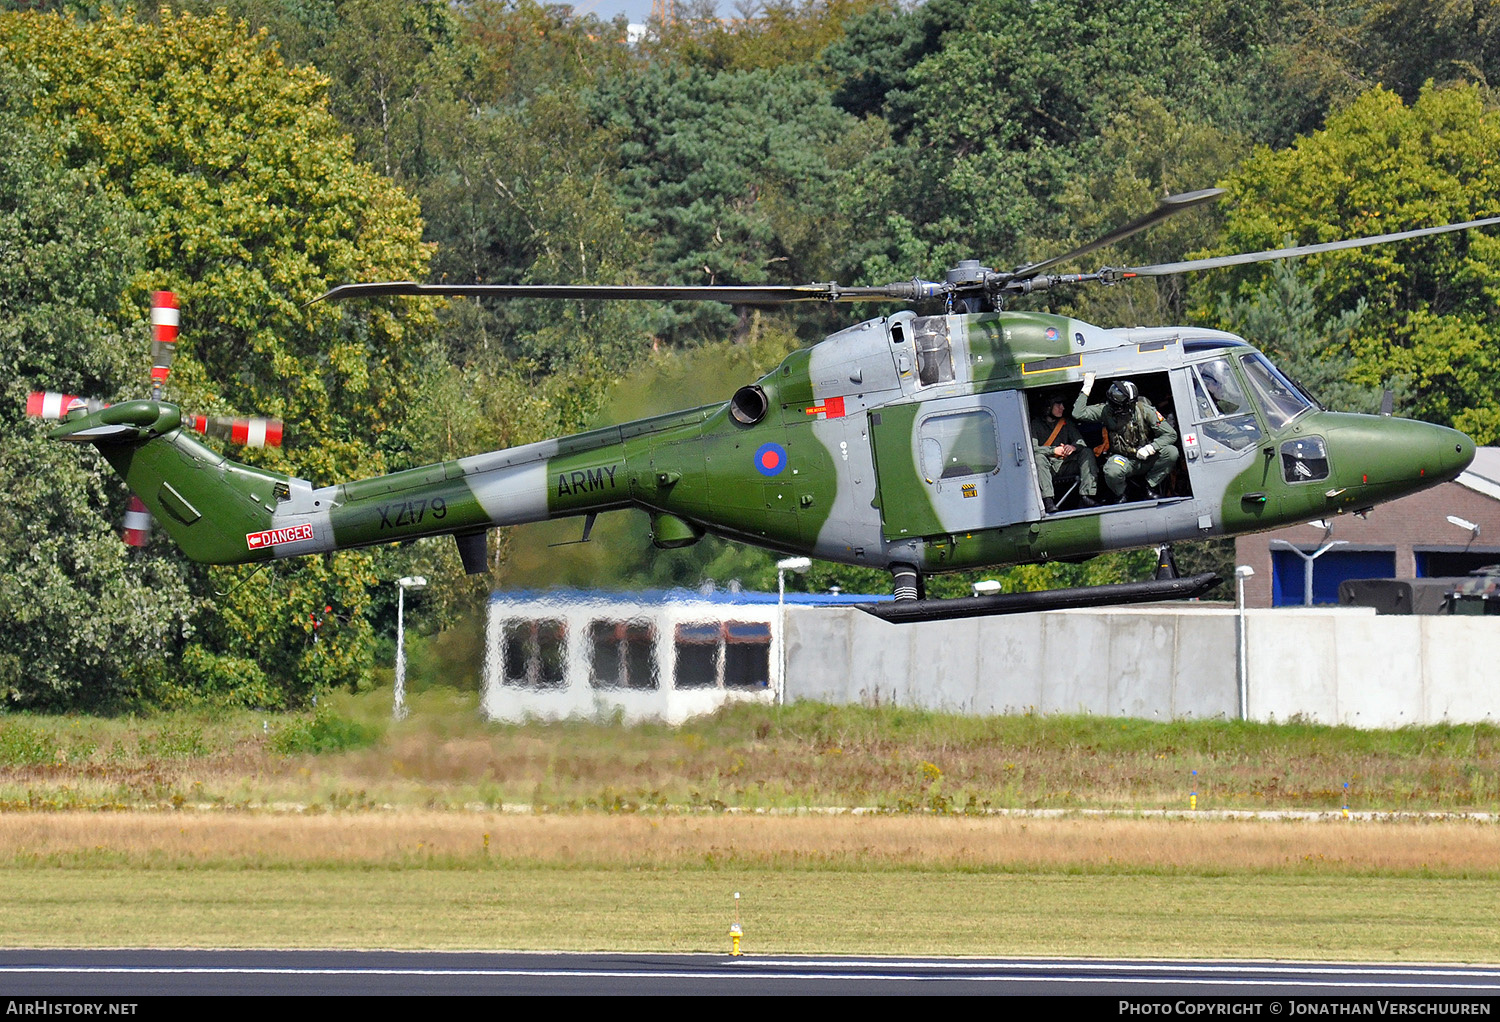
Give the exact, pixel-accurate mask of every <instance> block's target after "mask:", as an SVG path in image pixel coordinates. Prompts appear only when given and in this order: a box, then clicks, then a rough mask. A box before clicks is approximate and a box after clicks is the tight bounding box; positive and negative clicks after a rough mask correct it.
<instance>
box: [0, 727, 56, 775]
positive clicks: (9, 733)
mask: <svg viewBox="0 0 1500 1022" xmlns="http://www.w3.org/2000/svg"><path fill="white" fill-rule="evenodd" d="M57 753H58V745H57V736H56V735H54V734H52V732H50V731H47V730H45V729H43V728H39V727H32V726H30V725H28V724H24V723H22V722H20V721H12V722H10V723H7V724H3V725H0V765H4V766H9V767H17V766H42V765H45V764H48V763H53V762H56V760H57Z"/></svg>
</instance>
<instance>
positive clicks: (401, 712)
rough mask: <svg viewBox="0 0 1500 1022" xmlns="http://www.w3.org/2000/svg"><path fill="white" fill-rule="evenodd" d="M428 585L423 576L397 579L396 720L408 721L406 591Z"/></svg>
mask: <svg viewBox="0 0 1500 1022" xmlns="http://www.w3.org/2000/svg"><path fill="white" fill-rule="evenodd" d="M426 584H427V580H426V579H425V578H423V577H422V576H421V575H408V576H406V577H405V578H398V579H396V701H395V705H394V706H393V707H392V708H391V716H392V717H394V718H395V719H396V720H405V719H406V621H405V618H406V591H407V590H408V589H421V588H422V587H423V586H425V585H426Z"/></svg>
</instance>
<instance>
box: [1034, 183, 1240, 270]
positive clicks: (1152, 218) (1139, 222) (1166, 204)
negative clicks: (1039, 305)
mask: <svg viewBox="0 0 1500 1022" xmlns="http://www.w3.org/2000/svg"><path fill="white" fill-rule="evenodd" d="M1223 194H1224V189H1222V188H1204V189H1201V190H1199V191H1196V192H1183V193H1182V194H1181V195H1169V196H1167V197H1166V198H1165V199H1162V200H1161V202H1160V203H1159V204H1158V205H1157V207H1156V208H1155V209H1153V210H1152V211H1151V212H1149V213H1147V214H1146V215H1145V216H1143V217H1140V218H1138V219H1135V220H1132V221H1130V223H1128V224H1126V225H1125V226H1124V227H1117V228H1115V229H1114V230H1113V231H1110V232H1109V233H1108V234H1106V235H1104V236H1103V237H1099V238H1095V239H1094V240H1093V241H1091V242H1089V243H1088V244H1087V245H1081V246H1079V247H1078V248H1075V249H1073V250H1072V251H1071V252H1064V253H1063V254H1062V255H1060V256H1053V257H1052V258H1051V259H1044V260H1042V261H1041V262H1039V263H1031V264H1029V265H1027V266H1023V267H1021V268H1020V269H1018V270H1016V271H1015V272H1014V273H1012V274H1011V275H1010V278H1009V279H1011V280H1030V279H1031V278H1032V277H1035V276H1036V275H1037V274H1039V273H1042V272H1043V271H1045V270H1049V269H1051V268H1052V267H1054V266H1059V265H1061V264H1062V263H1066V262H1068V261H1069V260H1072V259H1077V258H1078V257H1079V256H1086V255H1088V254H1089V253H1090V252H1094V251H1097V250H1098V249H1101V248H1104V247H1105V246H1106V245H1113V244H1114V243H1115V242H1117V241H1124V240H1125V239H1126V238H1128V237H1130V236H1131V235H1132V234H1139V233H1140V232H1141V231H1144V230H1145V229H1146V228H1148V227H1154V226H1155V225H1157V224H1159V223H1161V222H1162V221H1163V220H1165V219H1167V218H1168V217H1172V216H1176V215H1177V214H1178V213H1185V212H1187V211H1188V210H1190V209H1196V208H1197V207H1199V206H1201V205H1203V204H1204V203H1205V202H1213V201H1215V200H1216V199H1218V197H1219V196H1221V195H1223Z"/></svg>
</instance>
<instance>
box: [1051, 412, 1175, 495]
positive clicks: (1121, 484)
mask: <svg viewBox="0 0 1500 1022" xmlns="http://www.w3.org/2000/svg"><path fill="white" fill-rule="evenodd" d="M1073 418H1074V419H1075V420H1077V421H1079V422H1097V423H1099V424H1100V425H1102V426H1103V427H1104V428H1105V429H1107V430H1109V454H1108V455H1107V456H1106V457H1105V459H1104V484H1105V485H1106V486H1108V487H1109V492H1110V493H1112V494H1114V495H1115V497H1116V498H1119V497H1121V496H1123V495H1124V493H1125V484H1126V483H1127V482H1128V481H1129V480H1131V479H1133V478H1135V477H1136V476H1145V477H1146V485H1147V486H1150V487H1153V488H1155V487H1157V486H1160V485H1161V481H1162V480H1163V479H1165V478H1167V476H1169V475H1171V474H1172V469H1174V468H1176V467H1177V459H1178V458H1179V457H1180V456H1181V455H1180V453H1179V452H1178V450H1177V429H1176V427H1174V426H1173V425H1172V424H1171V423H1170V422H1168V421H1167V420H1166V419H1165V418H1164V417H1163V416H1162V414H1161V413H1160V412H1158V411H1157V410H1156V407H1155V406H1154V405H1152V403H1151V402H1150V401H1147V400H1146V399H1145V398H1144V397H1138V398H1136V399H1135V404H1134V405H1131V406H1129V407H1127V408H1124V409H1117V408H1115V406H1114V405H1111V404H1110V403H1109V402H1108V401H1102V402H1100V403H1099V404H1096V405H1091V404H1089V403H1088V397H1087V396H1086V395H1085V394H1083V393H1082V392H1081V391H1080V392H1079V394H1078V398H1077V400H1075V401H1074V402H1073ZM1147 444H1150V445H1151V446H1152V447H1154V448H1155V450H1154V451H1153V452H1152V454H1151V456H1150V457H1147V458H1144V459H1142V458H1138V457H1136V451H1138V450H1140V449H1141V448H1142V447H1145V446H1146V445H1147Z"/></svg>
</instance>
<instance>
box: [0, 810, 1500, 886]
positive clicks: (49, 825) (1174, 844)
mask: <svg viewBox="0 0 1500 1022" xmlns="http://www.w3.org/2000/svg"><path fill="white" fill-rule="evenodd" d="M4 862H9V863H10V864H13V865H25V864H39V865H61V866H68V865H89V864H100V863H113V864H120V865H145V866H172V865H182V866H189V865H210V866H217V867H227V868H235V867H240V866H249V867H268V866H328V867H334V866H339V865H356V866H361V865H362V866H376V867H394V868H402V867H439V868H441V867H453V868H473V867H479V868H483V866H484V865H485V864H486V863H490V864H494V865H497V866H499V865H507V864H516V863H524V864H526V865H528V866H531V867H541V868H549V867H551V868H559V867H560V868H573V867H605V868H611V867H623V868H636V869H640V868H645V869H654V868H695V867H705V868H723V867H726V866H730V865H733V866H737V867H743V868H750V869H759V868H813V869H818V868H836V869H850V868H853V869H859V870H875V871H879V870H887V869H890V870H898V869H899V870H904V869H927V870H961V871H962V870H969V871H1016V872H1036V873H1099V872H1144V873H1164V874H1180V873H1192V874H1200V875H1215V874H1236V873H1283V874H1292V875H1296V874H1313V875H1330V874H1347V875H1375V874H1382V875H1403V874H1404V875H1427V876H1446V877H1466V878H1479V877H1491V878H1495V877H1500V826H1496V825H1494V824H1484V823H1475V822H1468V821H1442V822H1428V823H1422V822H1379V823H1375V822H1369V821H1344V820H1339V821H1305V820H1304V821H1275V822H1245V821H1222V820H1208V819H1202V820H1189V821H1180V820H1179V821H1167V820H1155V819H1099V818H1064V819H1032V818H1013V817H1009V818H993V817H991V818H963V817H917V816H847V815H839V816H824V815H817V816H756V815H724V816H720V815H714V816H706V815H692V816H673V815H666V816H655V815H651V816H646V815H629V816H610V815H604V814H548V815H520V814H498V813H472V814H471V813H453V812H425V811H412V812H360V813H322V814H314V815H307V814H265V813H255V814H251V813H243V814H237V813H192V812H186V813H159V812H147V813H139V812H125V813H48V812H42V813H24V814H3V815H0V863H4Z"/></svg>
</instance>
